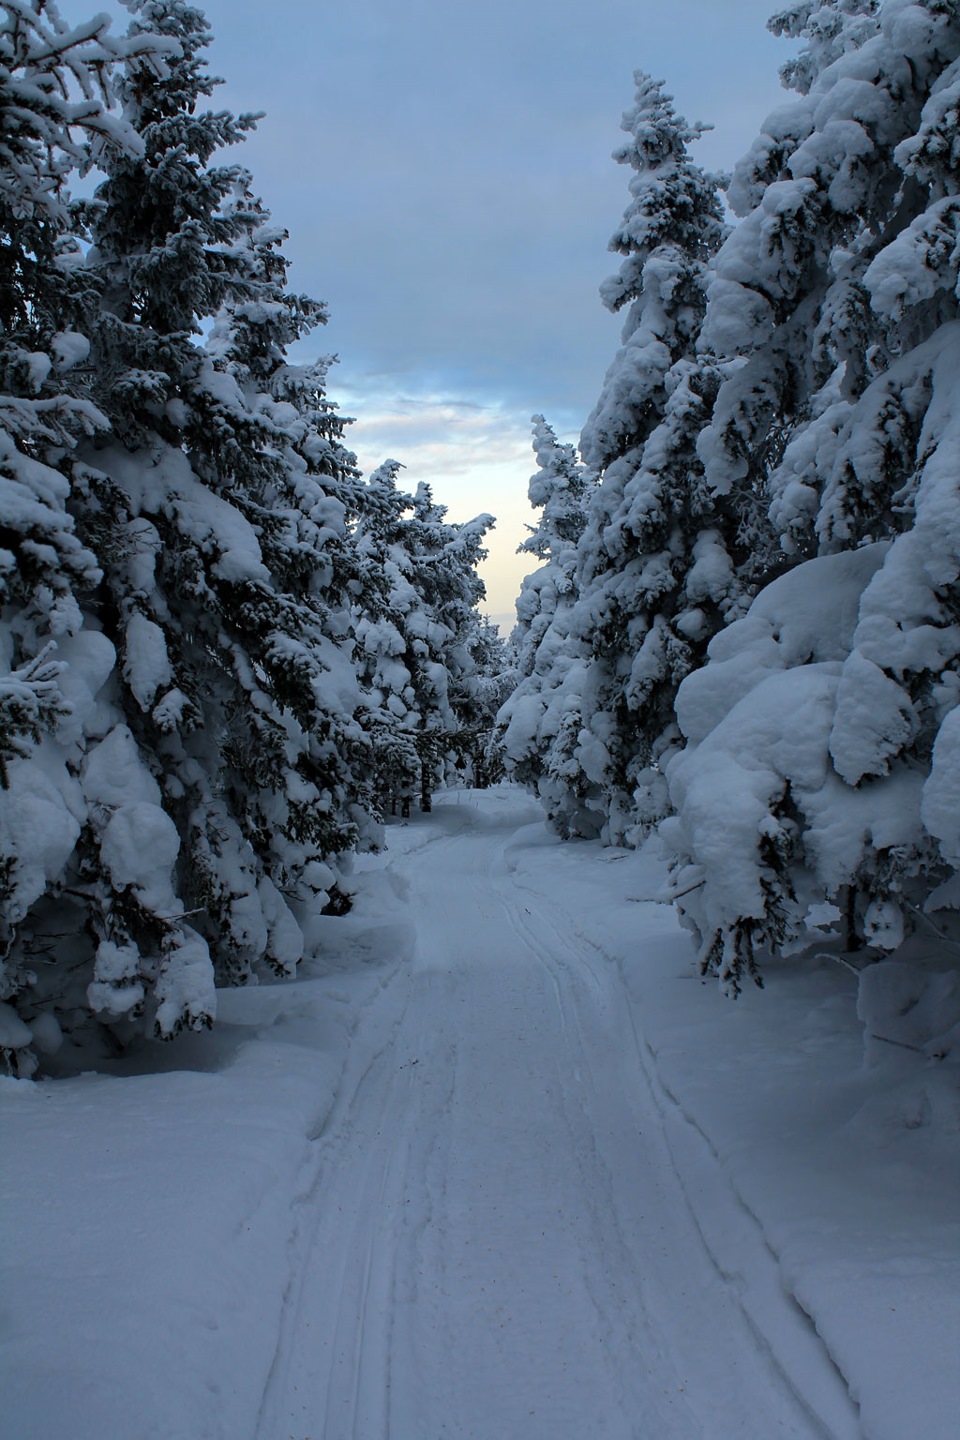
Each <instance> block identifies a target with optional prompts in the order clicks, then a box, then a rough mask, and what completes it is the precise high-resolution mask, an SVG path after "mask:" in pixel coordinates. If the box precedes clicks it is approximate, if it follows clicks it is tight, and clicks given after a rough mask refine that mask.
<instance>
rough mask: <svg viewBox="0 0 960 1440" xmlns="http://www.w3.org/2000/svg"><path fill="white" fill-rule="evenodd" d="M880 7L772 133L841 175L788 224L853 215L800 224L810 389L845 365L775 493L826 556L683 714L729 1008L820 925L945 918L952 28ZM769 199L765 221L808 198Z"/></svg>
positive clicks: (764, 601)
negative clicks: (808, 283)
mask: <svg viewBox="0 0 960 1440" xmlns="http://www.w3.org/2000/svg"><path fill="white" fill-rule="evenodd" d="M836 8H840V7H836ZM845 8H846V9H848V10H849V9H850V8H851V7H845ZM861 8H862V9H867V8H870V9H872V8H873V7H861ZM877 9H878V13H877V14H876V15H875V16H872V15H867V16H863V15H860V16H858V17H856V19H857V22H858V25H859V28H858V30H857V36H856V40H857V43H856V45H855V46H854V47H852V48H847V49H843V48H842V47H841V50H840V51H839V52H838V53H837V54H836V56H835V58H834V59H833V61H832V63H831V64H829V65H827V67H826V68H825V69H823V71H822V73H820V74H819V75H818V76H817V77H815V78H814V79H813V80H812V82H811V84H810V86H809V97H808V98H809V100H810V101H812V102H813V108H812V110H811V109H810V108H809V107H808V106H806V105H804V106H802V107H801V110H800V112H799V115H795V116H794V117H793V119H792V120H791V119H790V118H789V117H790V112H786V111H785V112H783V113H782V115H781V117H780V118H779V120H778V127H779V131H780V133H781V135H786V134H791V133H792V134H794V135H795V136H799V138H798V139H797V140H796V141H795V145H796V150H795V152H794V151H792V150H791V149H790V148H789V147H784V149H783V151H782V155H781V160H780V161H779V162H778V163H779V164H780V166H781V167H782V169H783V171H784V172H785V173H787V174H794V173H795V174H796V175H798V176H800V177H801V181H802V178H803V177H804V176H805V175H806V174H807V173H808V171H809V169H810V159H811V157H812V156H815V155H816V156H819V157H820V163H821V165H823V164H825V162H826V157H829V160H830V171H829V173H819V174H818V175H817V185H816V193H814V192H812V191H809V190H808V193H807V196H806V199H805V200H804V204H803V205H799V206H797V207H795V209H794V211H793V213H794V214H796V215H803V213H804V206H805V205H807V204H811V203H819V202H817V195H819V193H820V192H821V191H822V192H823V195H824V196H825V197H827V198H829V197H830V195H831V194H832V195H833V196H834V198H835V199H836V197H838V196H839V197H842V198H843V205H844V206H845V207H847V208H848V209H849V211H850V213H849V215H848V218H847V222H846V228H844V225H842V224H841V223H840V222H839V220H837V221H831V222H830V225H831V226H833V233H834V240H833V244H832V245H826V246H825V248H824V245H825V239H827V238H829V237H828V236H827V237H821V238H819V239H816V240H815V239H814V236H813V233H812V232H813V230H814V229H815V226H814V225H813V222H812V219H811V217H810V216H809V215H808V216H806V218H805V219H804V223H803V225H802V226H800V227H799V232H798V233H800V234H802V235H804V237H805V238H804V242H803V243H804V245H805V246H807V247H808V248H809V249H810V250H811V253H813V251H816V253H817V254H818V255H819V260H818V262H817V264H816V265H811V266H810V267H808V270H807V274H808V276H809V275H814V276H819V277H820V278H819V280H818V285H819V289H816V287H814V288H813V289H812V291H811V293H810V295H808V297H807V298H808V302H809V303H810V304H811V305H813V306H814V308H813V309H812V310H811V311H810V313H811V315H813V316H815V318H816V322H817V327H818V329H817V348H818V350H819V352H820V356H821V360H820V361H819V362H817V361H816V357H815V364H814V367H813V368H812V369H811V368H810V366H809V361H807V360H804V365H803V366H801V367H800V371H799V372H798V373H801V372H802V373H803V374H805V375H807V376H812V377H814V378H816V376H817V370H816V364H817V363H819V364H820V367H821V368H820V371H819V374H820V375H821V376H822V375H825V374H827V371H828V369H829V367H830V366H832V367H833V368H832V369H829V375H828V376H827V379H826V381H825V382H824V385H823V387H822V389H821V391H820V393H819V394H817V393H811V396H810V401H809V410H808V418H807V419H806V420H805V421H803V420H798V422H797V428H796V431H795V433H794V435H793V436H792V438H791V439H790V443H789V444H788V446H787V448H786V451H785V454H784V456H783V460H782V463H781V465H780V466H779V468H778V469H777V470H775V472H774V473H773V474H772V476H771V477H770V488H771V494H772V499H773V509H772V515H773V517H774V519H775V520H776V521H777V523H778V525H779V526H780V528H781V532H782V536H783V543H784V546H785V548H786V549H787V550H788V551H789V552H793V553H796V552H797V551H799V552H800V553H811V554H813V553H815V552H817V551H819V558H815V559H812V560H810V561H809V562H808V563H807V564H804V565H802V566H800V568H799V569H797V570H796V571H794V573H793V574H791V575H789V576H787V577H785V580H783V581H779V582H777V583H775V584H774V585H772V586H770V587H769V588H768V590H766V591H764V592H763V593H762V594H761V595H760V596H759V597H758V599H757V601H756V602H755V604H754V607H753V609H752V610H751V613H750V616H749V617H748V619H747V620H745V621H743V622H742V623H741V625H740V626H739V627H737V626H735V627H733V629H732V630H731V631H730V632H728V633H727V634H726V635H723V636H721V637H719V639H718V640H717V641H715V642H714V644H713V646H712V647H711V659H710V663H709V665H708V666H707V667H706V669H705V670H704V671H703V672H701V673H700V674H699V675H695V676H692V677H691V679H690V680H688V681H687V682H686V684H685V686H684V687H683V689H682V690H681V694H680V703H679V714H680V718H681V723H682V724H683V727H684V730H685V732H686V733H687V735H688V738H689V741H690V745H689V747H688V750H687V752H686V753H685V754H684V755H683V756H681V757H680V758H679V759H678V760H676V761H675V762H674V764H673V766H672V767H671V769H670V772H669V779H670V787H671V793H672V795H673V798H674V800H675V803H676V805H677V809H678V819H677V820H676V821H673V822H670V823H669V824H668V826H667V832H668V833H669V832H670V831H671V830H672V832H673V835H672V839H673V842H674V844H675V847H676V851H677V855H678V860H679V873H678V877H677V888H678V889H687V888H689V894H688V896H687V898H685V899H684V900H683V901H682V902H681V903H682V907H683V909H684V910H685V912H686V914H687V916H688V918H689V919H690V920H691V922H692V923H693V924H694V926H695V928H696V929H697V930H698V932H699V933H700V935H701V938H702V940H703V943H704V948H703V952H702V960H703V964H704V968H705V969H706V970H711V969H714V970H716V971H717V972H718V973H719V974H720V976H721V979H722V980H723V981H724V983H725V984H727V985H728V986H730V987H731V988H733V989H736V988H737V987H738V985H739V983H740V980H741V977H742V974H743V973H744V972H745V971H749V970H750V969H751V968H752V967H753V965H754V959H753V952H754V950H755V949H756V948H763V947H767V946H769V945H774V944H775V945H783V944H784V943H787V944H789V943H791V942H797V943H801V942H802V940H803V937H804V933H805V928H804V927H805V925H806V924H807V923H809V920H810V918H811V916H812V917H814V918H816V919H818V920H819V922H820V923H824V921H827V920H830V918H831V917H832V921H833V923H834V924H835V925H840V924H841V923H842V924H843V925H844V926H845V927H846V931H847V938H848V942H849V943H857V942H858V940H860V941H862V939H866V940H867V941H869V942H870V943H872V944H874V945H875V946H878V947H879V948H881V949H888V950H889V949H893V948H895V947H896V946H897V945H898V944H899V941H900V939H901V938H902V936H903V933H904V920H905V918H908V919H909V917H911V916H915V915H916V914H917V913H918V911H920V910H921V909H922V908H923V907H926V908H927V909H928V910H930V909H935V908H937V907H939V906H941V905H944V906H951V907H953V906H955V905H956V903H957V896H956V894H955V893H954V889H953V888H952V886H953V881H952V876H953V874H954V872H955V869H956V866H957V864H958V862H960V851H958V846H957V841H956V836H957V828H956V805H955V800H956V795H955V789H954V780H953V772H954V769H955V760H954V756H953V752H952V750H951V744H952V737H953V734H954V732H955V731H956V730H957V728H958V727H957V726H956V720H955V717H956V714H957V713H958V712H957V710H956V705H957V699H958V697H960V677H958V673H957V672H958V663H957V662H958V655H960V639H958V638H957V637H958V635H960V630H958V625H957V621H958V618H960V617H958V613H957V606H956V595H955V591H956V582H957V578H958V574H960V542H958V540H957V535H958V534H960V509H958V506H957V501H956V493H955V492H956V482H955V476H954V474H953V471H954V469H955V459H956V454H957V441H958V438H960V428H958V427H960V419H958V415H960V412H958V409H957V402H956V391H957V375H958V374H960V368H958V367H960V350H958V344H960V342H958V340H957V336H956V334H955V332H956V331H957V330H958V329H960V325H958V316H957V308H958V302H957V285H958V278H960V276H958V254H960V249H958V245H957V239H956V234H957V231H956V220H955V216H956V214H957V213H958V206H960V199H958V184H957V181H958V170H957V164H956V159H955V150H956V121H957V106H958V88H957V87H958V82H957V79H956V76H957V67H958V64H960V21H958V17H957V14H956V10H955V7H953V6H946V5H941V4H939V3H930V4H919V3H913V4H908V3H900V0H888V3H886V4H884V5H882V6H880V7H877ZM867 20H869V21H870V22H871V23H870V26H869V27H867V24H866V21H867ZM851 23H853V22H852V20H851ZM951 112H952V114H951ZM784 117H786V118H784ZM803 117H806V118H803ZM801 118H803V123H802V124H801V123H800V119H801ZM767 128H768V130H772V129H774V128H777V127H776V126H768V127H767ZM831 176H832V177H833V179H831ZM798 183H799V182H798ZM768 189H769V191H771V192H773V193H772V196H771V195H769V194H768V192H767V191H765V192H764V193H763V197H762V198H761V202H760V210H761V211H762V212H763V213H764V214H773V213H774V211H775V209H777V207H780V208H779V210H778V212H777V213H784V207H785V206H786V208H788V209H789V206H790V203H791V200H792V199H795V198H796V196H797V185H795V184H794V183H793V181H790V182H788V181H786V180H784V179H783V178H779V179H776V180H773V181H771V182H770V185H769V187H768ZM799 189H800V190H801V191H802V190H803V189H804V186H803V184H802V183H799ZM858 197H859V198H858ZM858 209H860V210H862V216H863V219H862V220H861V218H860V215H858V214H857V213H856V212H857V210H858ZM746 223H748V224H749V221H748V222H746ZM808 227H809V233H808ZM826 228H827V229H829V228H830V226H828V227H826ZM723 259H724V257H723V256H721V261H723ZM762 273H766V272H765V271H763V272H762ZM763 288H764V289H765V290H766V291H767V292H768V293H769V292H770V285H769V283H765V284H764V287H763ZM844 293H845V294H846V296H847V297H849V296H851V295H853V294H856V295H857V296H858V299H857V302H856V305H855V306H854V305H851V304H847V303H841V302H840V300H838V296H839V297H841V298H842V296H843V294H844ZM851 316H854V317H855V324H853V323H852V322H851ZM708 324H709V317H708ZM789 328H790V323H789V322H785V323H784V331H785V334H786V332H787V331H788V330H789ZM774 334H775V331H774ZM852 336H853V337H855V341H856V343H855V344H851V337H852ZM796 344H797V351H798V354H799V355H802V353H803V352H802V351H801V350H800V348H799V347H800V336H799V335H797V336H796ZM752 363H753V362H752V360H751V361H750V362H748V366H746V367H744V369H746V368H749V364H752ZM735 378H736V377H735ZM716 438H717V437H716V434H715V435H714V436H713V437H712V439H711V444H714V443H715V442H716ZM722 448H723V447H721V449H722ZM718 453H719V451H717V450H714V451H713V453H712V457H711V458H712V459H713V460H716V458H717V455H718ZM726 453H727V458H728V459H729V455H730V453H731V452H730V450H729V448H727V451H726ZM708 469H709V465H708ZM845 552H849V553H845ZM831 610H832V618H831ZM721 815H722V816H723V819H722V821H721V820H720V818H719V817H720V816H721ZM721 829H722V831H723V837H722V843H721V836H720V831H721ZM735 831H736V832H737V834H738V835H739V841H738V843H737V844H736V845H734V844H732V843H731V835H732V834H733V833H734V832H735ZM722 852H725V854H724V853H722ZM684 866H685V867H686V868H684ZM693 887H695V888H693ZM811 905H812V906H813V907H814V909H813V910H811V909H810V908H809V907H810V906H811Z"/></svg>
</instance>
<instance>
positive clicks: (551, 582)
mask: <svg viewBox="0 0 960 1440" xmlns="http://www.w3.org/2000/svg"><path fill="white" fill-rule="evenodd" d="M532 423H533V450H534V454H535V456H536V460H537V469H536V470H535V471H534V473H533V475H531V477H530V483H529V485H528V487H527V495H528V498H529V500H530V504H531V506H532V507H533V509H534V510H539V511H540V516H539V518H538V522H537V525H536V526H535V527H532V526H531V527H528V528H529V529H530V534H529V535H528V536H527V538H526V539H525V540H524V541H522V542H521V544H520V545H519V546H518V549H517V553H518V554H521V555H522V554H529V555H535V556H536V557H537V559H538V560H540V561H541V562H542V563H541V565H540V567H539V569H537V570H534V571H533V572H532V573H531V574H529V575H527V576H525V577H524V579H523V582H522V584H521V587H520V594H519V595H518V597H517V623H516V625H515V627H514V629H513V632H512V634H511V636H510V643H511V645H512V646H513V648H514V651H515V655H516V670H517V684H516V685H515V687H513V688H512V690H511V692H510V693H509V694H508V695H507V696H506V697H505V699H504V702H503V705H502V708H501V709H500V712H499V713H498V715H497V720H496V730H495V738H494V744H495V747H496V749H497V750H498V752H499V753H500V754H501V755H502V756H503V763H504V764H505V766H506V769H507V771H508V772H509V774H510V775H511V776H512V777H513V778H514V779H515V780H517V781H519V782H520V783H521V784H523V785H527V786H529V787H530V788H531V789H536V788H537V783H538V781H539V779H540V777H541V775H542V774H543V760H544V755H543V750H542V739H543V737H542V734H541V733H540V723H541V721H542V719H543V715H544V711H545V709H546V703H547V702H546V696H545V695H544V693H543V690H544V684H545V682H546V685H547V688H548V689H549V688H550V685H551V681H552V675H553V664H554V659H555V656H556V651H557V648H558V645H560V646H562V643H563V642H564V641H565V640H566V639H567V638H568V620H569V615H570V611H571V610H572V608H573V604H574V602H575V600H576V598H577V594H578V587H577V571H578V565H579V553H578V549H577V547H578V544H579V542H580V538H581V536H582V535H583V531H584V528H585V526H586V523H587V505H588V503H589V499H590V496H591V495H592V493H593V490H594V488H595V481H594V479H593V477H592V475H591V474H590V473H589V472H588V471H587V469H586V467H585V466H584V465H582V464H581V463H580V461H579V460H578V459H577V454H576V450H575V449H574V447H573V446H572V445H567V444H561V443H560V442H559V441H558V439H557V436H556V432H555V431H554V429H553V427H552V426H550V425H548V424H547V422H546V420H545V419H544V418H543V416H542V415H534V416H533V422H532Z"/></svg>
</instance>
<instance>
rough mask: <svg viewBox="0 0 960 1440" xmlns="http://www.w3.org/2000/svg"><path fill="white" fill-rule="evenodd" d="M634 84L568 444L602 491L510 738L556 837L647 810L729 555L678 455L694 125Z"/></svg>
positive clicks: (710, 206) (718, 613)
mask: <svg viewBox="0 0 960 1440" xmlns="http://www.w3.org/2000/svg"><path fill="white" fill-rule="evenodd" d="M636 85H637V93H636V101H635V104H634V107H633V108H632V109H631V110H630V111H628V112H627V113H626V114H625V115H624V117H623V129H624V130H625V131H626V133H627V136H628V140H627V142H626V143H625V144H624V145H623V146H622V147H621V148H620V149H619V150H618V151H617V152H615V158H616V159H617V160H618V161H620V163H622V164H628V165H629V166H630V167H631V168H632V169H633V171H634V172H635V173H634V175H633V176H632V178H631V181H630V192H631V202H630V204H629V205H628V207H627V210H626V212H625V214H624V218H623V221H622V224H621V226H620V227H619V229H618V230H617V232H616V234H615V235H614V237H613V239H612V240H611V242H610V248H611V249H612V250H615V251H618V252H619V253H621V254H622V255H623V256H624V260H623V263H622V264H621V266H620V269H619V271H618V273H617V274H616V275H615V276H613V277H611V279H610V280H608V281H607V282H606V283H605V284H604V286H603V287H602V291H601V293H602V297H603V300H604V303H605V304H606V305H607V306H608V307H609V308H610V309H612V310H619V309H621V308H623V307H625V306H629V309H628V311H627V319H626V322H625V324H624V329H623V337H622V345H621V348H620V349H619V351H618V352H617V355H616V356H615V358H614V361H613V363H612V365H611V366H610V368H609V370H608V372H607V376H606V379H605V381H604V385H603V389H602V392H601V396H600V399H599V401H598V402H597V405H596V406H595V408H594V410H593V413H592V414H591V416H590V418H589V419H588V421H587V423H586V425H585V427H584V430H583V434H582V437H581V451H582V454H583V458H584V460H585V462H586V463H587V465H588V466H590V467H591V468H593V469H595V470H596V471H598V472H599V482H600V483H599V488H598V489H597V490H596V492H595V493H594V494H593V495H592V497H591V499H590V502H589V507H588V511H587V517H586V524H585V528H584V531H583V534H582V535H581V537H580V539H579V542H578V557H577V589H578V594H577V597H576V602H575V604H574V605H573V606H572V607H571V609H570V610H569V613H568V612H566V611H565V612H564V613H562V614H559V613H558V616H557V617H556V618H555V622H554V626H553V630H552V633H551V631H550V630H548V631H547V633H546V635H545V636H544V639H543V641H542V643H541V652H542V653H541V654H540V656H539V657H538V660H537V662H536V665H535V670H537V671H539V672H540V674H541V675H542V677H543V678H542V679H541V680H540V682H539V687H538V688H539V692H540V697H541V698H540V703H539V707H537V706H536V705H535V704H534V702H533V701H532V699H530V698H529V696H528V695H526V694H525V693H524V692H523V690H521V693H520V695H519V696H518V701H517V706H518V708H516V709H515V711H514V718H513V721H512V723H513V733H512V734H511V736H510V737H509V740H508V746H509V747H510V748H512V749H513V750H514V751H515V752H516V753H517V755H518V756H519V754H520V749H521V742H522V735H521V731H523V732H525V733H526V734H528V735H530V736H531V737H532V736H533V735H535V736H536V744H535V745H534V743H533V740H532V739H531V740H530V741H529V742H528V743H527V745H526V751H527V753H529V754H533V753H534V751H535V750H541V751H543V750H545V751H546V754H545V759H544V760H543V761H538V762H534V763H535V764H538V765H539V766H540V767H541V770H542V773H541V775H540V778H539V779H538V788H539V790H540V794H541V796H542V798H543V799H544V801H545V803H546V805H547V808H548V812H549V813H550V815H551V817H552V819H553V821H554V823H555V824H556V825H557V826H558V828H559V829H560V830H561V831H562V832H564V833H573V834H595V833H598V832H599V831H601V830H602V831H603V833H604V834H605V835H606V836H607V837H608V838H610V839H612V840H616V841H620V840H622V839H624V838H625V837H627V836H631V837H632V836H634V835H635V834H636V833H637V831H636V826H637V825H638V823H639V824H640V825H641V826H643V825H648V824H649V823H651V821H652V820H655V819H656V818H658V817H659V814H660V813H662V808H661V807H662V803H663V797H662V794H661V793H660V792H661V790H662V785H661V784H660V782H659V781H658V780H656V779H654V780H651V778H650V777H651V776H653V775H654V768H655V767H656V765H657V763H658V761H659V759H660V757H661V755H662V753H663V751H664V749H665V748H666V747H668V746H669V744H670V743H671V740H672V738H673V736H674V735H675V729H674V728H672V698H673V695H674V694H675V692H676V687H677V685H678V684H679V682H680V680H681V679H682V678H683V676H684V675H685V674H686V672H687V670H688V669H689V668H690V667H691V664H692V663H693V654H694V649H693V648H692V646H694V645H696V644H700V645H701V648H702V645H704V644H705V642H706V638H707V637H708V635H709V633H710V631H711V628H715V626H716V624H717V623H721V622H722V618H723V617H724V616H725V615H727V614H728V613H730V610H731V606H732V605H733V604H734V603H735V599H736V595H737V593H738V582H737V577H736V573H735V565H736V561H737V559H738V556H737V555H736V554H731V553H729V548H732V547H729V548H728V546H727V544H726V537H725V534H724V529H723V525H722V523H721V522H720V521H719V520H718V519H717V518H716V517H715V516H714V513H713V504H712V498H711V497H710V496H709V495H708V494H707V493H706V491H705V490H704V488H703V486H702V484H701V483H700V482H699V481H698V472H699V466H698V464H697V462H696V455H695V453H694V448H693V447H694V444H695V438H696V433H697V431H698V429H699V428H700V427H701V426H702V425H703V423H704V420H705V417H706V415H707V414H709V406H710V403H711V399H712V394H713V392H714V391H715V388H716V384H715V380H714V377H713V374H712V371H711V367H710V365H709V364H708V363H707V362H701V361H699V360H698V359H697V357H696V354H695V346H696V341H697V336H698V333H699V328H700V324H701V321H702V319H703V314H704V309H705V304H706V284H707V279H708V266H709V262H710V259H711V256H712V255H713V254H714V253H715V252H716V250H717V248H718V247H719V245H720V243H721V241H722V240H723V237H724V233H725V230H724V223H723V218H722V207H721V202H720V198H719V195H718V181H717V179H716V177H713V176H710V175H707V174H705V173H704V172H703V171H702V170H701V169H700V168H699V167H698V166H696V165H695V164H694V163H693V162H692V160H691V159H690V158H689V155H688V146H689V145H690V144H691V143H692V142H693V141H694V140H696V139H697V138H698V137H699V135H700V134H701V133H702V131H703V127H702V126H699V125H690V124H688V122H687V121H686V120H684V119H683V118H682V117H680V116H678V115H677V113H676V111H675V110H674V108H673V104H672V101H671V99H670V97H669V96H667V95H666V94H665V93H664V91H663V86H662V84H661V83H659V82H654V81H651V80H650V79H649V77H648V76H646V75H644V74H642V73H641V72H638V73H637V75H636ZM530 688H531V687H530V686H529V685H528V686H527V687H526V689H527V691H529V690H530ZM508 753H509V749H508ZM652 767H654V768H652ZM638 785H640V786H641V787H642V789H643V796H642V797H641V801H642V803H641V809H640V811H639V812H638V810H637V799H636V797H635V791H636V790H637V787H638Z"/></svg>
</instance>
